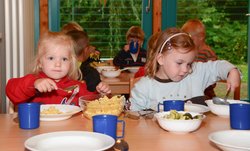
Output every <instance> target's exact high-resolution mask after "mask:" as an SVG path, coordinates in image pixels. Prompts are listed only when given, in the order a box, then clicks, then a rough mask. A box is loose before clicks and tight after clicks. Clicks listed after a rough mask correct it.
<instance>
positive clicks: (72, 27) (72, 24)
mask: <svg viewBox="0 0 250 151" xmlns="http://www.w3.org/2000/svg"><path fill="white" fill-rule="evenodd" d="M72 30H78V31H83V28H82V27H81V26H80V25H79V24H78V23H77V22H74V21H71V22H69V23H67V24H64V25H63V27H62V30H61V32H63V33H65V34H66V33H67V32H69V31H72Z"/></svg>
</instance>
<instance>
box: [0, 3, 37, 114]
mask: <svg viewBox="0 0 250 151" xmlns="http://www.w3.org/2000/svg"><path fill="white" fill-rule="evenodd" d="M1 6H4V15H2V14H1V12H0V16H5V18H4V24H5V28H4V31H5V34H4V41H5V48H4V52H5V59H6V60H5V62H4V63H5V72H6V73H5V75H3V74H2V72H1V81H5V83H6V81H7V80H8V79H10V78H14V77H21V76H23V75H25V74H26V73H28V72H29V71H30V67H31V62H32V60H33V56H34V50H35V49H34V2H33V0H4V5H1ZM4 88H5V86H3V87H2V88H1V93H4V94H5V90H4ZM1 99H2V103H1V104H2V106H3V107H6V108H2V112H7V113H11V112H13V111H12V110H10V109H11V106H10V103H9V100H8V99H7V98H6V97H3V96H2V98H1Z"/></svg>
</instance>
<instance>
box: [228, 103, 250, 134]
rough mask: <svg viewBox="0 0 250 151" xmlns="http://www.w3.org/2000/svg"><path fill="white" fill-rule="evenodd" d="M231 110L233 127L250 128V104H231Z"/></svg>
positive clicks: (239, 128) (231, 124)
mask: <svg viewBox="0 0 250 151" xmlns="http://www.w3.org/2000/svg"><path fill="white" fill-rule="evenodd" d="M229 110H230V126H231V128H232V129H238V130H249V129H250V104H241V103H240V104H230V105H229Z"/></svg>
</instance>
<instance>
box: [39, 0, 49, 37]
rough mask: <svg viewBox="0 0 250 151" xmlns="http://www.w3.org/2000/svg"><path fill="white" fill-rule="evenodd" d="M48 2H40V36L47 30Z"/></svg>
mask: <svg viewBox="0 0 250 151" xmlns="http://www.w3.org/2000/svg"><path fill="white" fill-rule="evenodd" d="M48 20H49V19H48V0H40V35H41V33H44V32H47V31H48V30H49V22H48Z"/></svg>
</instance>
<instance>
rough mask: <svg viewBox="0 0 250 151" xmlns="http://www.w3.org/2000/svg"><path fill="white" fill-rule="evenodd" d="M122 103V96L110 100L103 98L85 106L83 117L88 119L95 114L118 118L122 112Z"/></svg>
mask: <svg viewBox="0 0 250 151" xmlns="http://www.w3.org/2000/svg"><path fill="white" fill-rule="evenodd" d="M124 101H125V97H124V96H120V95H116V96H113V97H112V98H110V99H109V98H108V97H107V96H104V97H102V98H99V99H97V100H94V101H90V102H88V103H87V104H86V110H85V111H84V115H85V116H86V117H87V118H89V119H91V118H92V116H94V115H97V114H112V115H117V116H119V115H120V113H121V112H122V111H123V106H124Z"/></svg>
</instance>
